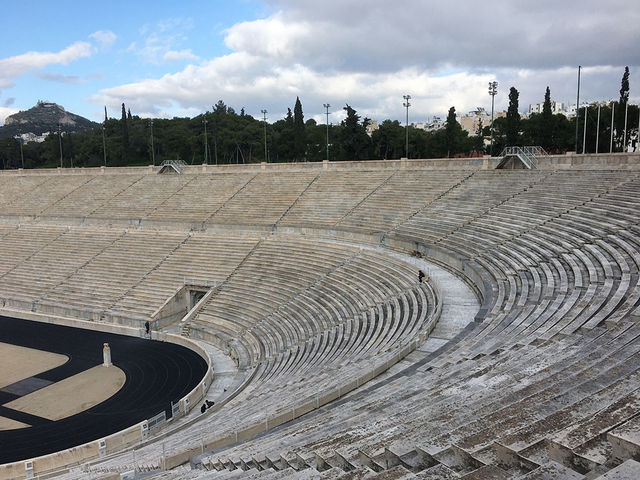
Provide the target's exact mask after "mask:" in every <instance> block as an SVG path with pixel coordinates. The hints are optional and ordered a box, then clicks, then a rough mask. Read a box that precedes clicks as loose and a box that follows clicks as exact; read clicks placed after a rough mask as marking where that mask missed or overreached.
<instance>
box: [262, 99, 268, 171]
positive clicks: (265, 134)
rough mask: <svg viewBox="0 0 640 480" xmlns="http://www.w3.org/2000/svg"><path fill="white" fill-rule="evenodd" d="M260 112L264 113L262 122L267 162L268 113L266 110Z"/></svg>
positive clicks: (265, 159)
mask: <svg viewBox="0 0 640 480" xmlns="http://www.w3.org/2000/svg"><path fill="white" fill-rule="evenodd" d="M260 112H262V121H263V122H264V161H265V162H266V161H267V160H268V159H267V111H266V110H264V109H263V110H260Z"/></svg>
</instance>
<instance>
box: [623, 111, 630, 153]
mask: <svg viewBox="0 0 640 480" xmlns="http://www.w3.org/2000/svg"><path fill="white" fill-rule="evenodd" d="M628 114H629V102H627V103H625V104H624V136H623V137H622V138H623V140H622V151H623V152H626V151H627V115H628Z"/></svg>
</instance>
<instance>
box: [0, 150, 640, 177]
mask: <svg viewBox="0 0 640 480" xmlns="http://www.w3.org/2000/svg"><path fill="white" fill-rule="evenodd" d="M499 161H500V159H499V158H498V157H490V156H488V155H485V156H484V157H475V158H433V159H413V158H412V159H406V158H401V159H397V160H362V161H332V162H328V161H326V160H324V161H322V162H304V163H264V162H263V163H250V164H225V165H210V164H202V165H185V166H184V167H182V173H186V174H197V173H238V172H259V171H262V170H268V171H279V170H287V171H290V170H332V171H340V170H359V169H366V170H370V169H405V168H408V169H444V170H446V169H478V170H490V169H493V168H495V167H496V166H497V165H498V163H499ZM537 166H538V168H539V169H541V170H547V169H563V168H577V169H600V170H603V169H617V170H625V169H631V170H636V169H640V152H630V153H615V154H610V153H598V154H575V153H574V152H568V153H566V154H564V155H548V156H547V157H543V158H540V159H539V160H538V164H537ZM159 170H160V166H159V165H156V166H152V165H148V166H144V167H106V168H105V167H104V166H102V167H80V168H60V167H57V168H56V169H47V168H42V169H22V168H19V169H17V170H0V175H51V173H52V172H53V171H57V172H58V173H59V174H63V173H64V174H65V175H73V174H75V175H96V174H101V173H102V174H104V173H109V174H110V175H117V174H122V175H130V174H145V173H147V174H152V173H157V172H158V171H159Z"/></svg>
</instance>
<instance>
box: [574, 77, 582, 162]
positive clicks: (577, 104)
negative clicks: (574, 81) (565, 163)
mask: <svg viewBox="0 0 640 480" xmlns="http://www.w3.org/2000/svg"><path fill="white" fill-rule="evenodd" d="M580 70H582V66H580V65H578V95H577V97H576V148H575V151H576V153H578V112H580Z"/></svg>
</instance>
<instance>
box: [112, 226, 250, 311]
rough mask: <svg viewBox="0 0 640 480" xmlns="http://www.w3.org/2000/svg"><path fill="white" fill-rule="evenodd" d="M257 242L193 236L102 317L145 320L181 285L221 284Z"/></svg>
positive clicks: (227, 237)
mask: <svg viewBox="0 0 640 480" xmlns="http://www.w3.org/2000/svg"><path fill="white" fill-rule="evenodd" d="M257 242H258V238H257V237H255V236H251V235H249V236H242V237H229V236H220V235H209V234H206V235H204V234H197V233H195V234H193V235H191V236H189V238H188V239H187V240H186V241H185V242H184V243H183V244H181V245H180V246H179V247H178V248H177V249H176V250H174V251H173V252H171V253H170V254H169V256H168V257H167V258H166V259H165V260H164V261H163V262H162V263H160V264H159V265H158V266H157V267H156V268H154V269H153V270H152V271H151V272H149V274H148V275H146V276H145V277H144V278H143V279H142V280H141V281H140V282H138V283H137V284H136V285H135V286H133V287H132V288H131V290H130V291H129V292H127V294H126V295H125V296H123V297H122V298H120V299H119V300H118V301H117V302H116V303H115V304H113V305H111V306H110V307H109V308H108V310H107V311H106V312H105V314H106V315H108V316H110V317H112V318H117V317H126V318H137V319H140V320H143V321H146V320H148V319H149V318H150V317H151V316H152V314H153V313H154V312H155V311H156V309H157V308H158V307H159V306H161V305H162V304H163V303H164V302H165V301H166V300H167V298H168V297H169V296H170V295H171V294H172V293H173V292H175V291H176V290H177V289H179V288H180V287H182V286H183V285H185V284H193V285H196V286H198V285H200V286H201V287H202V288H210V287H214V286H215V285H219V284H221V283H222V282H223V281H224V280H225V279H226V278H227V277H228V276H229V275H230V274H231V272H232V271H233V270H234V269H235V268H236V267H237V266H238V265H239V264H240V263H241V262H242V260H243V259H244V258H245V257H246V255H247V254H248V253H249V252H250V251H251V249H252V248H253V247H254V246H255V245H256V243H257Z"/></svg>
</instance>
